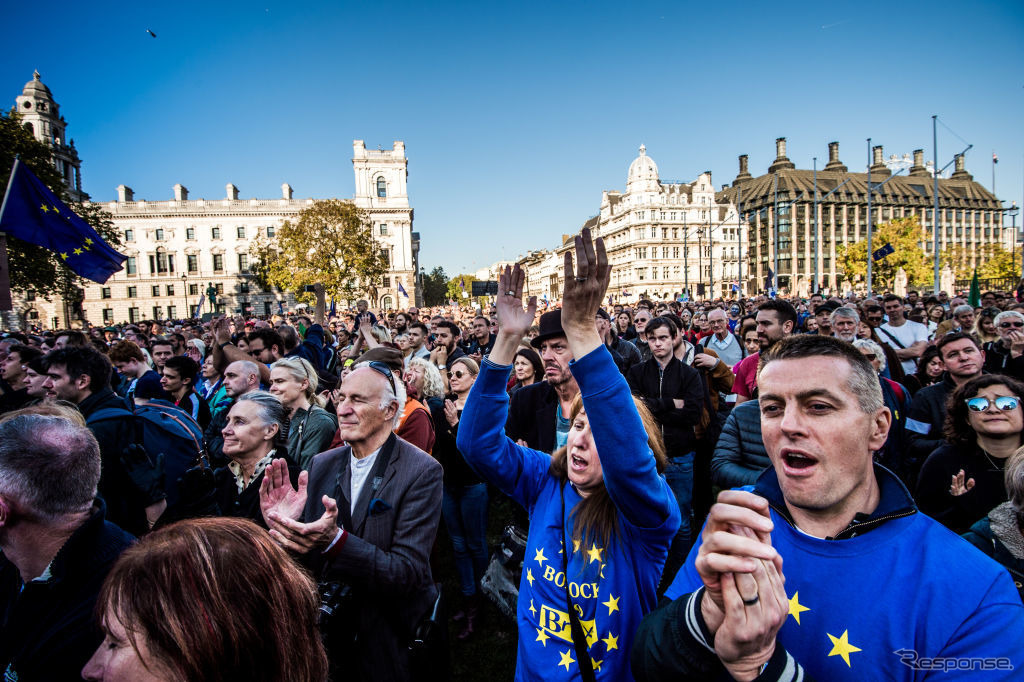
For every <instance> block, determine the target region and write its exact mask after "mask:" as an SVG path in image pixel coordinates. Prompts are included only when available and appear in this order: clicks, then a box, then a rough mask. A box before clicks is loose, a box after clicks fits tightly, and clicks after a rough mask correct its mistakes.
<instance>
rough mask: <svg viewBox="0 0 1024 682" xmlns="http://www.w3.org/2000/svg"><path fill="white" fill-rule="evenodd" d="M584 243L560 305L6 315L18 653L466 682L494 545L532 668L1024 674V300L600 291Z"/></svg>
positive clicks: (10, 658) (519, 300)
mask: <svg viewBox="0 0 1024 682" xmlns="http://www.w3.org/2000/svg"><path fill="white" fill-rule="evenodd" d="M575 246H576V248H575V252H574V253H571V254H568V255H567V262H566V277H565V284H564V286H565V288H564V291H563V296H562V299H561V300H560V304H559V305H558V306H548V305H546V304H540V305H539V306H538V302H537V301H536V299H530V300H524V298H523V283H524V274H523V272H522V271H521V270H520V269H519V268H518V267H516V268H510V269H507V270H506V271H505V272H503V273H502V274H501V277H500V280H499V292H498V295H497V296H495V297H494V298H493V302H492V303H491V305H489V306H488V305H485V306H484V307H458V306H454V305H453V306H439V307H432V308H425V307H424V308H418V307H415V306H410V307H409V308H407V309H404V310H399V311H376V312H373V311H370V310H369V307H368V305H367V303H366V302H365V301H360V302H358V304H357V306H356V307H355V309H353V310H350V311H344V312H342V313H341V314H339V315H328V314H327V311H326V305H325V292H324V290H323V288H322V287H321V286H320V285H317V286H316V287H314V288H315V297H316V305H315V307H314V308H313V309H312V311H311V312H310V313H308V314H289V315H278V316H273V317H271V318H269V319H257V318H252V319H249V318H243V317H236V318H233V319H229V318H225V317H215V318H213V319H211V320H209V321H199V320H180V321H172V320H149V321H145V322H140V323H137V324H122V325H115V326H109V327H105V328H101V327H91V326H88V325H86V326H85V327H84V328H82V329H75V330H63V331H58V332H49V331H47V332H43V331H39V330H29V331H13V330H12V331H7V332H4V334H3V338H2V339H0V552H2V554H0V668H2V669H3V670H4V679H6V680H63V679H81V678H82V677H84V678H85V679H90V680H181V681H184V680H207V679H208V680H236V679H265V680H284V679H287V680H311V681H312V680H316V681H322V680H326V679H333V680H343V679H352V680H363V679H365V680H417V679H447V675H448V670H449V667H448V658H449V654H450V643H449V642H448V639H447V635H446V633H447V632H448V629H449V626H451V632H452V634H453V635H454V636H455V637H456V638H457V639H459V640H469V639H472V638H475V637H480V636H481V630H482V629H484V628H485V627H486V625H485V624H484V623H482V621H481V612H482V610H483V608H484V600H485V599H486V598H487V597H486V595H485V590H484V586H485V584H486V583H487V577H488V576H490V575H491V573H492V572H493V571H505V572H506V574H507V575H510V576H512V580H513V581H514V582H515V583H516V584H517V585H518V594H517V595H516V596H515V603H514V605H513V607H512V608H513V609H514V612H515V622H516V628H517V630H518V635H519V636H518V645H517V656H516V670H515V678H516V679H524V680H525V679H530V680H534V679H549V680H555V679H559V680H562V679H564V680H595V679H608V680H628V679H638V680H668V679H708V678H714V677H723V676H726V675H728V676H731V677H732V678H734V679H759V680H799V679H802V678H804V677H807V678H816V679H836V680H842V679H850V680H853V679H857V680H863V679H876V678H883V677H884V678H896V679H908V680H909V679H924V678H927V677H929V676H930V675H932V674H936V675H942V676H943V677H956V676H963V677H971V678H972V679H973V676H977V675H979V674H984V675H987V676H991V677H993V678H995V679H1012V678H1013V674H1014V673H1013V671H1014V670H1015V669H1017V668H1019V667H1020V666H1024V638H1022V637H1021V634H1020V633H1021V632H1022V626H1024V601H1022V600H1024V534H1022V529H1024V447H1022V446H1024V407H1022V404H1021V401H1022V399H1024V302H1020V301H1017V300H1016V299H1015V298H1014V297H1013V296H1012V295H1006V294H1003V293H1001V292H985V293H984V294H983V295H982V297H981V301H980V305H977V306H976V305H970V304H969V303H968V302H967V300H965V299H964V298H958V297H954V298H952V299H950V298H948V297H947V296H946V294H945V293H944V292H943V293H940V294H938V295H934V296H933V295H931V294H924V293H919V292H914V291H911V292H909V294H908V295H907V296H905V297H900V296H896V295H893V294H886V295H881V296H871V297H867V298H858V297H856V296H850V297H847V298H835V297H833V298H826V297H824V296H822V295H820V294H815V295H813V296H811V297H809V298H808V299H798V298H784V297H767V296H755V297H750V298H741V299H738V300H715V301H703V302H700V301H689V300H678V301H675V300H673V301H649V300H639V301H636V302H633V303H628V304H611V303H610V302H609V299H608V298H607V288H608V282H609V279H610V266H609V265H608V262H607V257H606V254H605V252H604V246H603V244H602V242H601V241H600V240H596V241H592V240H591V238H590V235H589V232H588V231H586V230H585V231H584V233H583V234H581V235H580V236H578V237H577V238H576V245H575ZM496 496H505V497H507V498H509V499H510V500H511V501H512V502H513V503H514V504H515V505H516V509H517V510H519V511H518V513H514V514H513V515H512V516H511V517H510V518H508V519H500V521H501V524H502V525H509V526H510V531H508V532H507V533H506V534H507V535H511V537H513V538H515V537H519V538H522V545H523V546H522V547H520V548H519V554H516V553H515V551H514V548H510V547H509V546H507V545H505V546H494V545H493V544H492V543H493V539H492V540H491V541H489V539H488V526H489V524H490V523H491V521H493V520H492V519H491V518H490V515H491V514H492V513H493V508H494V505H493V504H492V503H493V502H494V500H495V497H496ZM441 524H443V527H444V530H445V533H444V534H443V536H442V537H443V538H445V540H444V542H446V543H447V544H448V546H445V547H439V546H438V542H439V540H438V537H439V536H438V530H439V528H440V527H441ZM958 536H962V537H958ZM979 550H980V551H979ZM439 552H450V553H451V555H452V556H453V557H454V575H452V576H450V577H451V578H452V579H453V582H454V584H456V585H457V586H458V592H459V594H457V595H446V594H443V590H441V589H440V582H441V579H442V578H444V577H449V576H442V575H439V571H440V569H439V568H438V565H439V562H438V560H437V557H438V553H439ZM509 556H513V557H514V558H513V560H511V561H509ZM509 675H510V676H511V675H512V671H511V670H510V671H509Z"/></svg>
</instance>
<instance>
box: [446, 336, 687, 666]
mask: <svg viewBox="0 0 1024 682" xmlns="http://www.w3.org/2000/svg"><path fill="white" fill-rule="evenodd" d="M511 369H512V367H511V366H499V365H495V364H493V363H491V362H490V360H488V359H487V358H484V361H483V366H482V367H481V370H480V374H479V376H477V378H476V382H475V383H474V384H473V389H472V391H471V392H470V394H469V399H468V400H467V401H466V407H465V409H464V410H463V413H462V419H461V420H460V426H459V435H458V447H459V451H460V452H462V453H463V455H464V456H465V458H466V461H467V462H469V464H470V466H472V467H473V468H474V469H475V470H476V471H478V472H479V473H480V474H481V476H483V477H484V478H486V479H487V480H488V481H489V482H491V483H492V484H494V485H496V486H497V487H498V488H500V489H501V490H502V491H503V492H504V493H506V494H507V495H509V496H510V497H512V498H513V499H514V500H516V501H517V502H518V503H519V504H521V505H523V506H524V507H525V508H526V510H527V511H528V512H529V514H530V534H529V537H528V539H527V544H526V560H525V562H524V565H523V577H522V580H521V582H520V585H519V602H518V609H517V610H518V613H517V620H518V626H519V647H518V652H517V659H516V679H517V680H538V679H544V680H548V681H549V682H553V681H554V680H578V679H580V670H579V663H578V661H577V660H576V658H577V656H576V650H575V648H574V647H573V642H572V635H571V634H570V620H569V616H568V613H567V610H566V595H565V592H566V580H567V578H566V576H568V586H569V594H570V596H571V598H572V604H573V608H574V609H575V610H576V612H577V614H578V617H579V619H580V622H581V625H582V627H583V630H584V636H585V637H586V640H587V653H588V654H589V656H590V659H591V665H592V666H593V669H594V671H595V674H596V677H597V679H599V680H602V679H603V680H631V679H633V678H632V675H631V673H630V669H629V651H630V647H631V645H632V638H633V633H634V632H635V631H636V628H637V626H638V625H639V624H640V621H641V619H642V618H643V616H644V614H646V613H648V612H649V611H650V610H651V609H652V608H654V606H655V604H656V602H657V597H656V594H655V591H656V588H657V585H658V580H659V578H660V577H661V570H662V567H663V565H664V563H665V557H666V556H667V554H668V547H669V544H670V543H671V541H672V537H673V536H674V535H675V533H676V530H677V529H678V528H679V523H680V516H679V506H678V505H677V503H676V501H675V497H674V496H673V494H672V491H671V490H670V489H669V487H668V484H667V483H666V482H665V480H664V478H662V477H661V476H660V475H659V474H658V471H657V468H656V465H655V461H654V456H653V454H652V453H651V451H650V449H649V448H648V447H647V433H646V431H645V430H644V426H643V422H641V421H640V416H639V415H638V414H637V411H636V408H635V406H634V404H633V398H632V397H631V396H630V393H629V386H628V385H627V384H626V380H625V379H624V378H623V377H622V375H621V374H620V373H619V371H618V369H616V367H615V362H614V360H613V359H612V356H611V354H609V352H608V349H607V348H605V347H604V346H603V345H602V346H601V347H599V348H597V349H596V350H594V351H592V352H590V353H588V354H587V355H586V356H585V357H583V358H580V359H579V360H576V361H573V362H572V363H570V369H571V371H572V374H573V376H574V377H575V379H576V382H577V384H579V387H580V392H581V394H582V396H583V407H584V410H585V411H586V413H587V417H588V421H589V423H590V429H591V433H592V435H593V442H594V444H595V446H596V448H597V451H598V453H599V456H600V459H601V467H602V470H603V475H604V484H605V487H606V488H607V490H608V495H609V496H610V497H611V499H612V501H613V502H614V503H615V507H616V508H617V510H618V521H619V531H618V534H617V535H615V536H613V537H612V538H611V539H610V540H609V544H608V546H606V547H602V546H600V544H599V543H598V542H593V541H591V542H589V543H588V544H583V543H579V542H576V541H573V540H572V539H571V538H572V537H573V516H572V510H573V508H574V507H575V506H576V505H577V504H578V503H579V502H580V501H581V499H582V498H581V497H580V495H579V494H578V493H577V492H576V490H575V488H574V487H573V486H572V485H568V484H567V485H565V487H564V489H563V488H562V485H561V482H560V481H559V480H558V479H557V478H555V477H554V476H552V475H551V473H550V471H549V467H550V462H551V459H550V457H549V456H548V455H547V454H545V453H543V452H538V451H536V450H531V449H529V448H524V447H521V446H519V445H517V444H516V443H514V442H513V441H511V440H510V439H508V438H507V437H506V436H505V433H504V424H505V418H506V416H507V414H508V394H507V393H506V392H505V386H506V383H507V381H508V376H509V372H510V370H511ZM563 495H564V505H565V506H564V513H563V507H562V504H563ZM563 519H564V521H563ZM563 523H564V524H565V525H564V528H563ZM565 542H569V543H571V544H572V545H573V546H571V547H568V548H566V547H565V546H564V543H565ZM566 549H568V550H569V555H568V557H565V556H564V554H563V552H564V551H565V550H566ZM563 561H565V562H567V564H568V570H564V569H563Z"/></svg>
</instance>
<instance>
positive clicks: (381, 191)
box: [377, 178, 388, 197]
mask: <svg viewBox="0 0 1024 682" xmlns="http://www.w3.org/2000/svg"><path fill="white" fill-rule="evenodd" d="M387 195H388V183H387V182H385V180H384V178H377V196H379V197H386V196H387Z"/></svg>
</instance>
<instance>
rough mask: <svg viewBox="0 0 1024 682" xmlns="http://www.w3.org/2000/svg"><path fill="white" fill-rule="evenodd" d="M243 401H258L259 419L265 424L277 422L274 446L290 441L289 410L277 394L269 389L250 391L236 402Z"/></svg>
mask: <svg viewBox="0 0 1024 682" xmlns="http://www.w3.org/2000/svg"><path fill="white" fill-rule="evenodd" d="M241 402H250V403H256V407H258V408H259V419H260V421H261V422H263V424H264V425H266V426H270V425H271V424H277V436H276V437H275V438H274V443H273V444H274V447H280V446H281V445H283V444H284V443H287V442H288V439H287V431H288V428H287V424H288V412H287V410H285V409H284V405H283V404H282V403H281V401H280V400H278V398H277V396H275V395H274V394H273V393H268V392H267V391H249V392H248V393H243V394H242V395H240V396H238V400H237V401H236V402H235V404H236V405H237V404H238V403H241Z"/></svg>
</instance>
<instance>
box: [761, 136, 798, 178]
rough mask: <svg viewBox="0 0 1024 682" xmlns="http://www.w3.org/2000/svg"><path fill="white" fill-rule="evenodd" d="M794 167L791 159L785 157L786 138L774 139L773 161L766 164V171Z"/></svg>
mask: <svg viewBox="0 0 1024 682" xmlns="http://www.w3.org/2000/svg"><path fill="white" fill-rule="evenodd" d="M794 168H796V166H795V165H794V164H793V162H792V161H790V160H789V159H788V158H787V157H786V138H784V137H779V138H776V139H775V162H774V163H772V165H770V166H768V172H769V173H774V172H775V171H780V170H792V169H794Z"/></svg>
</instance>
